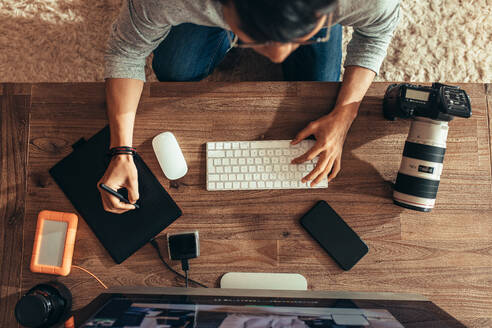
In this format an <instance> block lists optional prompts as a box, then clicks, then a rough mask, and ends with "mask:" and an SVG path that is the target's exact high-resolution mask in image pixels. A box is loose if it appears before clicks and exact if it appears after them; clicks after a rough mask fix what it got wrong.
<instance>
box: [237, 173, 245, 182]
mask: <svg viewBox="0 0 492 328" xmlns="http://www.w3.org/2000/svg"><path fill="white" fill-rule="evenodd" d="M236 178H237V180H238V181H243V180H244V174H242V173H239V174H238V175H237V176H236Z"/></svg>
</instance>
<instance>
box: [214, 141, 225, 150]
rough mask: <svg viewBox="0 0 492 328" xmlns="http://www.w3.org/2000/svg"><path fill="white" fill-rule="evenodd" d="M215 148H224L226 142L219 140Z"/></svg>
mask: <svg viewBox="0 0 492 328" xmlns="http://www.w3.org/2000/svg"><path fill="white" fill-rule="evenodd" d="M215 149H224V143H222V142H217V143H216V144H215Z"/></svg>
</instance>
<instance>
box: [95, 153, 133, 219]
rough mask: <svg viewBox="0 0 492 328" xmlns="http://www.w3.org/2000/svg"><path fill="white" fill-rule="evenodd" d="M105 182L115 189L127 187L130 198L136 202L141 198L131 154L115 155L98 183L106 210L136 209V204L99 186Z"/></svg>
mask: <svg viewBox="0 0 492 328" xmlns="http://www.w3.org/2000/svg"><path fill="white" fill-rule="evenodd" d="M101 183H104V184H105V185H107V186H108V187H110V188H112V189H113V190H118V189H121V188H126V189H127V190H128V200H129V201H130V203H132V204H135V203H136V202H137V200H138V198H139V195H138V172H137V168H136V167H135V163H134V162H133V156H131V155H115V156H113V158H112V159H111V162H110V163H109V166H108V168H107V169H106V172H105V173H104V176H103V177H102V178H101V180H99V182H98V183H97V189H99V192H100V193H101V199H102V203H103V207H104V209H105V210H106V211H108V212H111V213H116V214H121V213H125V212H127V211H128V210H133V209H135V206H134V205H131V204H126V203H123V202H122V201H120V200H119V199H118V198H117V197H115V196H113V195H111V194H109V193H108V192H106V191H104V190H102V189H101V187H99V185H100V184H101Z"/></svg>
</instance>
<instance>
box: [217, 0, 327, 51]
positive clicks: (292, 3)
mask: <svg viewBox="0 0 492 328" xmlns="http://www.w3.org/2000/svg"><path fill="white" fill-rule="evenodd" d="M219 1H220V2H221V3H222V4H224V5H225V4H228V3H230V2H232V3H233V4H234V6H235V8H236V11H237V14H238V17H239V20H240V22H239V28H240V29H241V30H242V31H243V32H244V33H246V34H247V35H248V36H250V37H251V38H253V39H254V40H255V41H256V42H266V41H277V42H288V41H292V40H294V39H296V38H299V37H302V36H304V35H307V34H309V33H310V32H311V31H312V30H314V28H315V27H316V25H317V24H318V22H319V19H320V17H321V16H322V15H324V14H327V13H329V12H331V11H332V10H333V9H334V7H335V4H336V0H219Z"/></svg>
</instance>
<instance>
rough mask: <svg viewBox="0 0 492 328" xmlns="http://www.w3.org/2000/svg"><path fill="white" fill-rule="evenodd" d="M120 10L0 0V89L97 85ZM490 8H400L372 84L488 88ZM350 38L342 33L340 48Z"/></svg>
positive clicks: (480, 2) (407, 4)
mask: <svg viewBox="0 0 492 328" xmlns="http://www.w3.org/2000/svg"><path fill="white" fill-rule="evenodd" d="M341 1H343V0H341ZM119 6H120V0H0V21H1V23H0V82H65V81H70V82H77V81H86V82H88V81H102V80H103V51H104V45H105V42H106V38H107V36H108V30H109V26H110V24H111V22H112V21H113V19H114V18H115V17H116V15H117V13H118V10H119ZM491 8H492V0H476V1H473V0H468V1H459V0H434V1H412V0H402V12H403V16H402V20H401V22H400V25H399V27H398V29H397V31H396V34H395V37H394V39H393V41H392V44H391V46H390V48H389V50H388V56H387V57H386V60H385V62H384V63H383V66H382V68H381V72H380V75H379V76H378V77H377V78H376V80H377V81H413V82H425V81H442V82H486V83H490V82H492V15H491ZM350 33H351V32H350V29H348V28H347V29H344V44H346V42H347V41H348V39H349V35H350ZM147 72H148V75H149V80H150V81H154V80H155V77H153V76H152V73H151V70H150V69H149V68H147Z"/></svg>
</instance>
